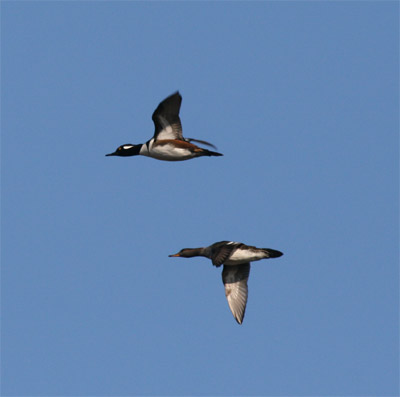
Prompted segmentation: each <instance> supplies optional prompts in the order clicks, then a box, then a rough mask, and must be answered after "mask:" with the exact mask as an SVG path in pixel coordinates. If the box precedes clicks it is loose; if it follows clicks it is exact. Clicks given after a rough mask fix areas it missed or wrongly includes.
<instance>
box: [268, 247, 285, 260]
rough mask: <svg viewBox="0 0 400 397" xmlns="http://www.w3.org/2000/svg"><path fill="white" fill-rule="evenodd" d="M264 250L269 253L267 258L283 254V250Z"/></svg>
mask: <svg viewBox="0 0 400 397" xmlns="http://www.w3.org/2000/svg"><path fill="white" fill-rule="evenodd" d="M263 251H264V252H265V253H266V254H267V255H268V256H267V257H266V258H279V257H280V256H282V255H283V253H282V252H281V251H277V250H273V249H271V248H263Z"/></svg>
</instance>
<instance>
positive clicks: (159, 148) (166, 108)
mask: <svg viewBox="0 0 400 397" xmlns="http://www.w3.org/2000/svg"><path fill="white" fill-rule="evenodd" d="M181 103H182V96H181V95H180V94H179V92H178V91H177V92H175V93H174V94H172V95H170V96H169V97H168V98H166V99H164V100H163V101H162V102H161V103H160V104H159V105H158V107H157V109H156V110H155V111H154V113H153V116H152V119H153V122H154V125H155V132H154V136H153V138H151V139H150V140H148V141H147V142H146V143H143V144H139V145H132V144H130V143H129V144H126V145H122V146H120V147H118V148H117V150H116V151H115V152H114V153H109V154H106V156H121V157H126V156H137V155H142V156H148V157H153V158H155V159H158V160H165V161H182V160H189V159H192V158H194V157H202V156H223V155H222V154H221V153H217V152H212V151H211V150H207V149H203V148H201V147H199V146H196V145H195V144H193V143H191V142H198V143H202V144H203V145H208V146H211V147H213V148H215V146H214V145H212V144H210V143H208V142H205V141H200V140H197V139H192V138H184V137H183V135H182V124H181V120H180V118H179V110H180V108H181Z"/></svg>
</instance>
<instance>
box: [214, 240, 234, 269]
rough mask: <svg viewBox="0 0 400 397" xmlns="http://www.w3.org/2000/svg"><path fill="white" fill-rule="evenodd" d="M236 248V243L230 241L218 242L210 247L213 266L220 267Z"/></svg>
mask: <svg viewBox="0 0 400 397" xmlns="http://www.w3.org/2000/svg"><path fill="white" fill-rule="evenodd" d="M236 248H237V243H231V242H230V241H220V242H219V243H215V244H213V245H212V246H211V258H210V259H211V261H212V263H213V265H214V266H217V267H218V266H221V265H223V264H224V262H225V261H226V260H227V259H228V258H229V257H230V256H231V254H232V253H233V251H234V250H235V249H236Z"/></svg>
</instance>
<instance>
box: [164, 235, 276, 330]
mask: <svg viewBox="0 0 400 397" xmlns="http://www.w3.org/2000/svg"><path fill="white" fill-rule="evenodd" d="M282 255H283V253H282V252H280V251H277V250H273V249H271V248H256V247H253V246H250V245H245V244H243V243H237V242H235V241H220V242H218V243H214V244H212V245H210V246H209V247H201V248H184V249H182V250H180V251H179V252H178V253H177V254H174V255H169V256H170V257H181V258H192V257H194V256H205V257H206V258H208V259H211V261H212V264H213V265H214V266H216V267H219V266H221V265H224V267H223V270H222V282H223V283H224V286H225V295H226V299H227V300H228V304H229V308H230V309H231V312H232V314H233V317H235V319H236V321H237V322H238V323H239V324H242V322H243V318H244V312H245V310H246V304H247V295H248V288H247V280H248V279H249V275H250V262H254V261H259V260H261V259H268V258H278V257H280V256H282Z"/></svg>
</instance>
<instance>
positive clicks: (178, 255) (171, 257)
mask: <svg viewBox="0 0 400 397" xmlns="http://www.w3.org/2000/svg"><path fill="white" fill-rule="evenodd" d="M168 256H169V257H170V258H172V257H176V256H180V255H179V252H178V253H177V254H174V255H168Z"/></svg>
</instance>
